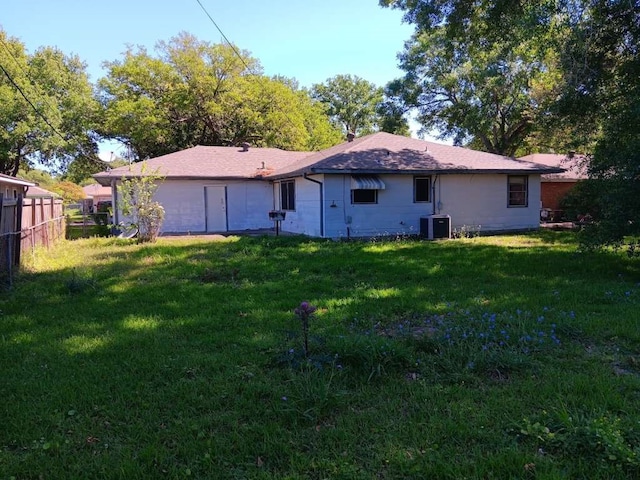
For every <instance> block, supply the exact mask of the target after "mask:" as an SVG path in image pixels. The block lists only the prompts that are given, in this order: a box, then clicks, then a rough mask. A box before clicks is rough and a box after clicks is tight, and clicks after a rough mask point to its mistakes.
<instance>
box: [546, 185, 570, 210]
mask: <svg viewBox="0 0 640 480" xmlns="http://www.w3.org/2000/svg"><path fill="white" fill-rule="evenodd" d="M574 185H575V182H542V184H541V198H542V208H548V209H550V210H560V200H562V198H563V197H564V196H565V195H566V194H567V192H568V191H569V190H571V189H572V188H573V186H574Z"/></svg>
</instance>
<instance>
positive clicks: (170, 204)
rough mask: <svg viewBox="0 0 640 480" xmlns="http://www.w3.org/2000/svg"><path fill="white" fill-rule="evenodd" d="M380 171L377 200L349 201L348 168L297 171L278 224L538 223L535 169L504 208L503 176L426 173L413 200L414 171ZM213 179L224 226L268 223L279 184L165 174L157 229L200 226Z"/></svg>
mask: <svg viewBox="0 0 640 480" xmlns="http://www.w3.org/2000/svg"><path fill="white" fill-rule="evenodd" d="M379 177H380V179H381V180H382V181H383V182H384V183H385V185H386V188H385V189H384V190H379V191H378V203H377V204H371V205H352V204H351V176H350V175H314V176H313V177H312V178H313V179H314V180H317V181H319V182H321V183H322V186H321V185H318V184H317V183H314V182H312V181H310V180H308V179H305V178H302V177H298V178H296V179H295V211H287V215H286V218H285V220H284V221H283V222H282V223H281V229H282V230H283V231H287V232H292V233H299V234H303V235H309V236H313V237H320V236H324V237H328V238H344V237H347V236H352V237H369V236H376V235H396V234H418V233H420V218H421V217H423V216H427V215H431V214H432V213H438V214H448V215H450V216H451V226H452V229H456V228H458V229H459V228H461V227H463V226H466V227H472V228H478V227H479V228H480V230H481V231H482V232H487V231H495V230H519V229H530V228H537V227H538V226H539V218H540V217H539V215H540V176H539V175H529V184H528V195H529V197H528V206H527V207H520V208H508V207H507V175H497V174H486V175H484V174H483V175H480V174H475V175H472V174H469V175H439V176H435V175H432V176H431V180H432V182H435V187H436V188H435V198H432V202H430V203H414V202H413V178H414V177H413V175H379ZM211 185H222V186H225V187H226V194H227V202H226V204H227V225H228V228H229V230H252V229H259V228H272V227H273V222H272V221H271V220H269V214H268V213H269V210H272V209H274V208H275V209H278V208H280V184H279V183H274V184H273V185H272V184H269V183H268V182H262V181H228V182H205V181H195V180H194V181H188V180H183V181H179V180H167V181H165V182H164V183H162V184H161V185H160V187H159V188H158V191H157V193H156V199H157V200H158V201H159V202H160V203H161V204H162V206H163V207H164V208H165V212H166V213H165V221H164V224H163V227H162V231H163V232H165V233H168V232H192V233H196V232H204V231H206V220H205V218H206V217H205V195H204V189H205V186H211ZM321 189H322V192H323V194H322V196H321V194H320V192H321ZM321 197H322V198H323V208H322V209H321V208H320V198H321ZM434 207H435V208H434ZM321 212H322V214H323V216H324V224H323V223H322V222H321V220H322V219H321ZM120 220H122V218H120ZM322 226H323V227H324V230H321V229H322Z"/></svg>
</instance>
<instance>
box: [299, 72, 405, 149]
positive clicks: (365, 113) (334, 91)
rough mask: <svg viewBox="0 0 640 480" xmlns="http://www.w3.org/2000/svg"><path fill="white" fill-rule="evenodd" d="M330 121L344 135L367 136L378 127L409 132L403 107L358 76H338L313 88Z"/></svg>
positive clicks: (397, 131) (313, 95) (402, 132)
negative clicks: (386, 97)
mask: <svg viewBox="0 0 640 480" xmlns="http://www.w3.org/2000/svg"><path fill="white" fill-rule="evenodd" d="M311 95H312V97H313V98H314V99H316V100H317V101H319V102H321V103H322V104H323V105H324V106H325V108H326V112H327V115H329V117H330V118H331V121H332V122H333V123H334V125H336V127H338V128H340V129H341V130H342V132H343V134H348V133H352V134H354V135H356V136H362V135H367V134H369V133H373V132H376V131H379V130H382V131H386V132H390V133H397V134H401V135H408V134H409V125H408V123H407V121H406V119H405V117H404V116H403V114H404V110H402V109H398V108H395V107H396V105H395V104H394V103H393V102H388V101H386V99H385V97H384V90H383V89H382V88H381V87H377V86H376V85H375V84H373V83H371V82H369V81H367V80H365V79H363V78H360V77H358V76H357V75H336V76H335V77H332V78H329V79H327V80H326V81H325V82H324V83H318V84H315V85H313V86H312V87H311Z"/></svg>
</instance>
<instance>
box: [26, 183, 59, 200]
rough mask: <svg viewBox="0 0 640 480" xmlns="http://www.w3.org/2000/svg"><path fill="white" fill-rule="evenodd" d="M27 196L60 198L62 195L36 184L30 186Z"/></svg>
mask: <svg viewBox="0 0 640 480" xmlns="http://www.w3.org/2000/svg"><path fill="white" fill-rule="evenodd" d="M26 197H27V198H48V197H54V198H59V197H60V195H58V194H57V193H55V192H50V191H49V190H45V189H44V188H41V187H38V186H37V185H35V186H33V187H29V190H27V195H26Z"/></svg>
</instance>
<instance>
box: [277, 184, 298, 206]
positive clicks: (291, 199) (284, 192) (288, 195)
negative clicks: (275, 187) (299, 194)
mask: <svg viewBox="0 0 640 480" xmlns="http://www.w3.org/2000/svg"><path fill="white" fill-rule="evenodd" d="M280 208H281V209H282V210H295V209H296V182H295V180H288V181H286V182H281V183H280Z"/></svg>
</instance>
